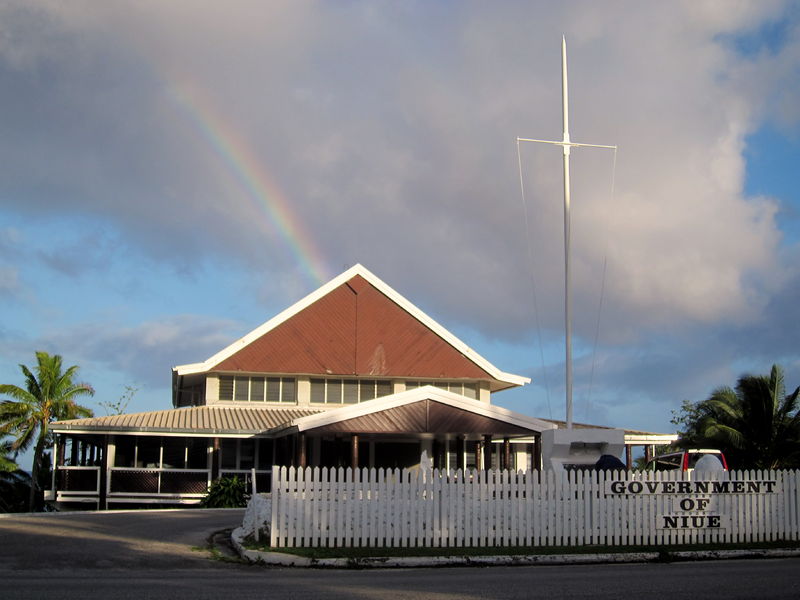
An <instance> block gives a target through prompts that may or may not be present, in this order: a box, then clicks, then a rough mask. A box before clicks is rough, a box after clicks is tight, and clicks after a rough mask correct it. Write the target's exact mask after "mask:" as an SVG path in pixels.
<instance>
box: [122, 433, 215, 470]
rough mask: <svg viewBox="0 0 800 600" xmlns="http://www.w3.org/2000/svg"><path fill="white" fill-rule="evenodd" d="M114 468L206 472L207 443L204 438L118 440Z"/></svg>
mask: <svg viewBox="0 0 800 600" xmlns="http://www.w3.org/2000/svg"><path fill="white" fill-rule="evenodd" d="M114 466H115V467H137V468H141V469H207V468H208V441H207V440H205V439H202V438H179V437H162V438H157V437H144V438H140V437H138V436H117V439H116V442H115V449H114Z"/></svg>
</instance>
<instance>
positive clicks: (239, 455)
mask: <svg viewBox="0 0 800 600" xmlns="http://www.w3.org/2000/svg"><path fill="white" fill-rule="evenodd" d="M256 458H258V463H256ZM271 466H272V440H264V439H260V440H255V439H234V438H223V439H222V440H220V468H221V469H222V470H223V471H245V470H247V471H249V470H250V469H253V468H257V469H269V468H270V467H271Z"/></svg>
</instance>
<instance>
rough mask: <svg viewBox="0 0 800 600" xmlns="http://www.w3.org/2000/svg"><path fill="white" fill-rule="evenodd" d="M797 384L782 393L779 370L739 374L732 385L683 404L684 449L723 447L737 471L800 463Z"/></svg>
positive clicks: (791, 465)
mask: <svg viewBox="0 0 800 600" xmlns="http://www.w3.org/2000/svg"><path fill="white" fill-rule="evenodd" d="M799 396H800V387H798V388H796V389H795V390H794V392H792V393H791V394H789V395H786V390H785V387H784V381H783V371H782V370H781V368H780V367H779V366H777V365H773V367H772V370H771V372H770V375H769V377H767V376H764V375H744V376H742V377H740V378H739V381H738V382H737V384H736V389H731V388H730V387H727V386H726V387H721V388H718V389H716V390H715V391H714V392H713V393H712V394H711V396H710V397H709V398H708V399H706V400H704V401H702V402H699V403H697V404H694V405H688V404H684V407H683V411H684V415H685V416H686V415H688V417H687V418H685V419H684V423H685V424H686V425H687V430H686V431H685V432H683V434H682V436H681V445H682V446H684V447H711V448H719V449H720V450H722V451H723V452H724V453H725V455H726V457H727V458H728V462H729V463H730V464H731V465H732V466H733V467H734V468H738V469H751V468H756V469H777V468H789V467H797V466H800V410H799V409H800V400H799V399H798V397H799Z"/></svg>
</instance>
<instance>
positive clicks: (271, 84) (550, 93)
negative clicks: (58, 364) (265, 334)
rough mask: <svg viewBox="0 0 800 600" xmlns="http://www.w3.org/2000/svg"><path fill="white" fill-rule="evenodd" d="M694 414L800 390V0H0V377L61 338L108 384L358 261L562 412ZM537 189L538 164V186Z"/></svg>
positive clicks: (111, 389) (661, 417) (519, 401)
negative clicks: (772, 379) (757, 382)
mask: <svg viewBox="0 0 800 600" xmlns="http://www.w3.org/2000/svg"><path fill="white" fill-rule="evenodd" d="M562 35H564V36H566V40H567V46H568V56H569V86H570V88H569V89H570V133H571V137H572V140H573V141H575V142H583V143H590V144H605V145H617V146H618V151H617V152H616V154H615V153H614V152H613V151H609V150H598V149H586V148H583V149H575V150H573V152H572V156H571V172H572V204H571V205H572V280H573V283H572V285H573V306H574V308H573V317H574V322H573V335H574V337H573V353H574V402H575V409H574V410H575V412H574V418H575V421H577V422H588V423H594V424H598V425H609V426H615V427H624V428H629V429H641V430H648V431H657V432H671V431H674V430H675V426H674V425H672V424H671V423H670V419H671V418H672V414H673V411H676V410H678V409H679V408H680V405H681V402H682V401H683V400H691V401H698V400H702V399H704V398H706V397H707V396H708V395H709V394H710V393H711V392H712V391H713V390H714V389H715V388H717V387H719V386H722V385H734V384H735V382H736V379H737V378H738V377H739V376H741V375H742V374H744V373H755V374H761V373H764V374H766V373H768V372H769V370H770V367H771V365H772V364H775V363H777V364H780V365H781V366H783V368H784V370H785V373H786V382H787V387H790V388H791V389H794V387H796V386H797V385H800V353H799V352H798V345H797V337H798V336H797V323H798V320H799V319H800V303H798V299H800V268H798V264H800V263H799V262H798V260H797V256H798V250H799V247H798V243H800V192H798V187H797V185H796V180H797V176H796V174H795V173H796V165H797V164H798V163H800V137H799V134H800V128H799V125H800V4H799V3H797V2H782V1H777V0H775V1H772V0H759V1H755V0H753V1H744V0H729V1H727V2H722V1H703V0H686V1H678V0H676V1H673V2H658V1H655V0H651V1H642V2H634V1H632V0H631V1H620V2H614V1H606V2H602V3H599V2H591V1H586V2H582V1H572V2H563V3H554V2H545V1H527V2H511V1H498V2H491V3H490V2H480V1H475V2H469V1H464V2H452V1H445V0H443V1H441V2H429V1H422V0H420V1H413V0H412V1H407V2H373V1H358V0H347V1H342V2H338V1H337V2H334V1H329V2H305V1H301V0H292V1H286V2H281V1H275V0H269V1H266V2H264V1H248V0H237V1H234V2H231V3H219V2H202V1H201V2H197V1H195V0H192V1H189V0H173V1H171V2H161V1H157V0H141V1H137V2H133V1H126V0H116V1H113V2H102V3H98V2H93V1H88V0H87V1H83V0H73V1H71V2H69V3H63V2H56V1H49V0H24V1H18V0H4V1H3V2H0V311H1V312H0V314H2V318H1V319H0V377H1V378H2V381H3V382H5V383H17V384H20V385H21V384H22V383H23V379H22V375H21V373H20V371H19V367H18V365H19V364H20V363H23V364H28V365H30V364H33V363H34V362H35V356H34V353H35V352H36V351H37V350H44V351H48V352H51V353H58V354H60V355H62V356H63V357H64V361H65V363H66V364H67V365H73V364H75V365H79V366H80V373H79V379H80V380H82V381H86V382H89V383H91V384H92V385H93V387H94V388H95V390H96V394H95V396H94V397H93V398H92V399H90V400H87V401H86V402H85V404H86V405H88V406H90V407H92V408H93V409H94V410H95V412H96V413H97V414H99V415H102V414H105V413H106V409H105V407H104V406H103V405H102V404H100V403H113V402H116V401H118V400H119V399H120V398H121V397H122V396H123V395H124V394H125V391H126V389H127V388H128V387H133V388H135V389H136V392H135V393H134V394H133V397H132V399H131V401H130V404H129V406H128V412H139V411H145V410H159V409H164V408H169V407H170V406H171V394H170V383H171V368H172V367H173V366H175V365H180V364H187V363H192V362H198V361H202V360H204V359H206V358H208V357H209V356H211V355H212V354H214V353H216V352H217V351H218V350H220V349H222V348H223V347H225V346H226V345H227V344H229V343H230V342H232V341H233V340H235V339H237V338H238V337H240V336H242V335H244V334H245V333H247V332H249V331H250V330H252V329H254V328H255V327H257V326H258V325H260V324H261V323H263V322H265V321H266V320H268V319H269V318H271V317H272V316H274V315H275V314H277V313H278V312H280V311H281V310H283V309H284V308H286V307H288V306H289V305H291V304H293V303H294V302H295V301H297V300H299V299H300V298H302V297H303V296H305V295H306V294H308V293H310V292H312V291H313V290H314V289H316V288H317V287H319V286H320V285H321V284H322V283H324V282H326V281H327V280H328V279H330V278H332V277H334V276H336V275H337V274H339V273H340V272H342V271H344V270H345V269H347V268H348V267H350V266H352V265H353V264H356V263H361V264H363V265H364V266H366V267H367V268H368V269H370V270H371V271H372V272H373V273H375V274H376V275H378V277H380V278H381V279H383V280H384V281H385V282H386V283H388V284H389V285H390V286H392V287H393V288H394V289H395V290H397V291H398V292H399V293H400V294H402V295H403V296H405V297H406V298H407V299H409V300H410V301H411V302H413V303H414V304H415V305H417V306H418V307H419V308H420V309H422V310H423V311H425V312H426V313H427V314H428V315H430V316H431V317H433V318H434V319H435V320H437V321H438V322H439V323H440V324H442V325H443V326H444V327H446V328H447V329H449V330H450V331H451V332H453V333H454V334H455V335H457V336H458V337H460V338H461V339H462V340H463V341H464V342H466V343H467V344H468V345H470V346H471V347H472V348H473V349H475V350H476V351H477V352H478V353H479V354H481V355H482V356H484V357H485V358H486V359H488V360H489V361H491V362H492V363H493V364H495V365H496V366H498V367H499V368H500V369H502V370H504V371H507V372H511V373H515V374H519V375H525V376H528V377H530V378H531V379H532V380H533V382H532V383H531V384H529V385H527V386H524V387H522V388H519V389H515V390H512V391H506V392H503V393H500V394H497V395H496V396H495V397H494V398H493V402H495V403H496V404H499V405H501V406H505V407H506V408H509V409H512V410H515V411H518V412H522V413H525V414H528V415H533V416H538V417H544V418H555V419H561V418H564V415H565V408H564V370H565V369H564V363H565V361H564V329H563V328H564V324H563V319H564V314H563V302H564V297H563V294H564V291H563V285H564V284H563V277H564V273H563V198H562V161H561V153H560V149H559V148H558V147H555V146H548V145H541V144H531V143H522V144H519V152H518V144H517V141H516V140H517V138H518V137H522V138H538V139H550V140H557V139H561V136H562V133H561V131H562V130H561V56H560V52H561V37H562ZM521 184H522V185H521Z"/></svg>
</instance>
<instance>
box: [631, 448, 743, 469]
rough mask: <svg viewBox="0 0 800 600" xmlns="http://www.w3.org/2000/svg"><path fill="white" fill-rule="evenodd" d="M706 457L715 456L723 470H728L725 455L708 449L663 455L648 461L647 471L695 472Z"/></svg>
mask: <svg viewBox="0 0 800 600" xmlns="http://www.w3.org/2000/svg"><path fill="white" fill-rule="evenodd" d="M704 456H713V457H715V458H717V459H718V460H719V462H720V463H722V470H723V471H727V470H728V462H727V461H726V460H725V455H724V454H723V453H722V452H721V451H719V450H711V449H708V448H704V449H700V450H683V451H682V452H671V453H669V454H662V455H660V456H656V457H655V458H653V459H651V460H650V461H648V463H647V464H646V465H645V471H675V470H678V469H679V470H681V471H694V469H695V465H696V464H697V461H699V460H700V459H701V458H703V457H704Z"/></svg>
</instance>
